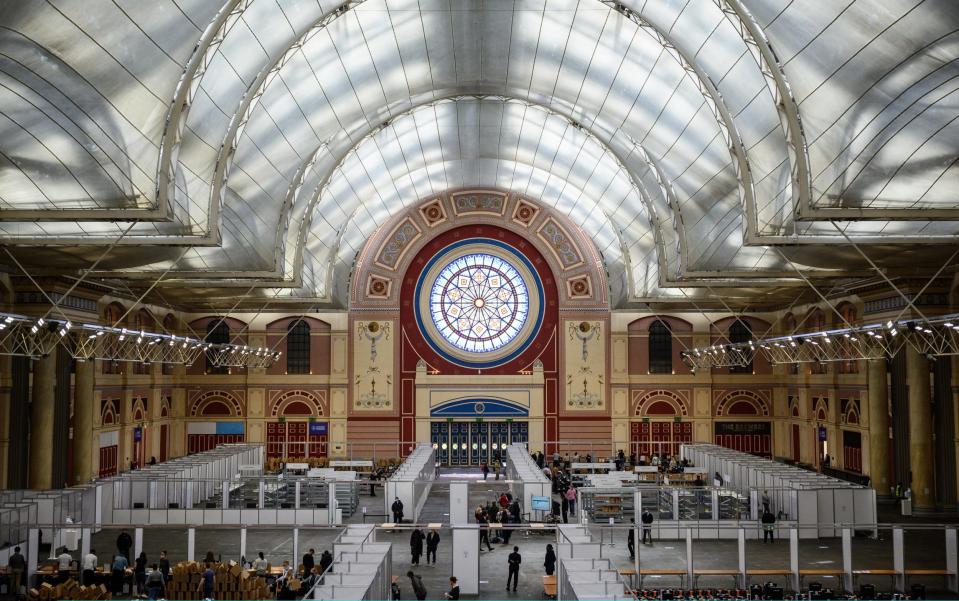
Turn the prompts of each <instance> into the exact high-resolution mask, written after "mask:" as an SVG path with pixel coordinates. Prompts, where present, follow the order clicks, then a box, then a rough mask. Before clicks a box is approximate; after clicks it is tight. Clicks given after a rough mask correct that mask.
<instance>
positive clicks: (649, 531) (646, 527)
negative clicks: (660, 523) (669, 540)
mask: <svg viewBox="0 0 959 601" xmlns="http://www.w3.org/2000/svg"><path fill="white" fill-rule="evenodd" d="M641 520H642V522H643V544H644V545H645V544H646V539H647V538H648V539H649V544H653V514H652V513H651V512H650V511H649V510H648V509H644V510H643V515H642V517H641Z"/></svg>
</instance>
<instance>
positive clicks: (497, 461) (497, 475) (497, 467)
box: [496, 459, 502, 480]
mask: <svg viewBox="0 0 959 601" xmlns="http://www.w3.org/2000/svg"><path fill="white" fill-rule="evenodd" d="M501 466H502V464H501V463H500V461H499V459H497V460H496V479H497V480H499V470H500V467H501Z"/></svg>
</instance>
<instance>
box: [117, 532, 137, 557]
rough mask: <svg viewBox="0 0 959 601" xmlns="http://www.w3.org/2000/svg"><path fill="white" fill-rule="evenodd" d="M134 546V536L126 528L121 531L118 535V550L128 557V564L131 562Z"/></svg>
mask: <svg viewBox="0 0 959 601" xmlns="http://www.w3.org/2000/svg"><path fill="white" fill-rule="evenodd" d="M132 546H133V538H132V537H131V536H130V535H129V533H127V531H126V530H121V531H120V536H118V537H117V551H119V552H120V554H121V555H123V556H124V557H126V558H127V564H129V563H130V547H132Z"/></svg>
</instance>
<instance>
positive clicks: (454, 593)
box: [446, 576, 460, 600]
mask: <svg viewBox="0 0 959 601" xmlns="http://www.w3.org/2000/svg"><path fill="white" fill-rule="evenodd" d="M446 598H447V599H451V600H455V599H459V598H460V585H458V584H456V576H450V590H448V591H446Z"/></svg>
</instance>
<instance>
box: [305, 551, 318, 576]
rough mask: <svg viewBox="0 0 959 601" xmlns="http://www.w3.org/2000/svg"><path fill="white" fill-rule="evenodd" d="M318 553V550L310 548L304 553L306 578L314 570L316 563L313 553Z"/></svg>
mask: <svg viewBox="0 0 959 601" xmlns="http://www.w3.org/2000/svg"><path fill="white" fill-rule="evenodd" d="M314 553H316V550H314V549H310V550H309V551H307V552H306V554H305V555H303V577H304V578H306V577H307V576H309V575H310V573H311V572H313V566H315V565H316V561H315V559H314V557H313V554H314Z"/></svg>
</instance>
